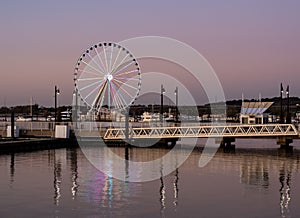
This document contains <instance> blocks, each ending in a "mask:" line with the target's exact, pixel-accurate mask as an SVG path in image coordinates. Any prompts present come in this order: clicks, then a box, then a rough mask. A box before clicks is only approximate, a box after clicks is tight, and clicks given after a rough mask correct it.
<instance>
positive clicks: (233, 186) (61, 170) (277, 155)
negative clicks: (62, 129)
mask: <svg viewBox="0 0 300 218" xmlns="http://www.w3.org/2000/svg"><path fill="white" fill-rule="evenodd" d="M112 150H113V151H114V152H116V153H118V154H119V155H120V156H122V154H123V155H124V157H126V156H127V157H128V158H129V159H130V158H132V159H135V160H142V159H143V157H144V158H145V159H147V158H149V156H151V157H152V158H157V157H158V156H160V155H163V154H164V153H166V152H167V151H166V150H165V149H129V151H126V150H125V148H112ZM201 151H202V149H196V150H195V151H194V152H192V154H191V156H190V157H189V158H188V160H187V161H186V162H185V163H184V164H183V165H182V166H181V167H180V168H178V169H176V170H175V171H174V172H172V173H171V174H170V175H168V176H161V177H160V179H158V180H156V181H152V182H146V183H130V182H124V181H120V180H117V179H114V178H111V177H109V176H107V175H106V174H104V173H102V172H100V171H98V170H97V169H95V168H94V167H93V166H92V165H91V164H90V163H89V162H88V160H86V158H85V157H84V155H83V153H82V152H81V150H80V149H79V148H78V149H75V148H74V149H56V150H49V151H39V152H31V153H16V154H10V155H1V156H0V171H1V180H0V188H1V189H0V196H2V197H1V198H0V205H1V208H0V217H7V216H20V217H32V216H33V215H36V216H43V217H53V216H57V217H65V216H80V217H83V216H88V217H90V216H92V217H95V216H97V217H141V216H143V217H297V215H299V214H300V209H299V207H297V204H298V202H300V187H299V185H298V184H300V170H299V167H300V166H299V164H300V150H298V149H296V150H294V152H293V153H292V154H290V153H286V152H284V151H279V150H277V149H247V148H244V149H236V151H235V152H229V153H224V152H222V151H219V152H218V153H217V154H216V155H215V157H214V158H213V160H212V161H211V162H210V163H209V164H208V165H207V166H205V167H203V168H199V167H198V160H199V156H200V154H201ZM174 161H175V162H176V160H174ZM108 166H109V163H108ZM163 168H164V166H163V165H162V164H161V166H160V170H161V175H162V174H163ZM130 170H134V169H130V165H128V164H127V165H125V169H124V171H125V172H126V175H129V171H130ZM16 208H17V209H16Z"/></svg>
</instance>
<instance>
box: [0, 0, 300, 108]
mask: <svg viewBox="0 0 300 218" xmlns="http://www.w3.org/2000/svg"><path fill="white" fill-rule="evenodd" d="M299 21H300V1H298V0H294V1H292V0H291V1H289V0H287V1H282V0H263V1H262V0H251V1H244V0H236V1H234V0H227V1H213V0H207V1H178V2H177V1H158V0H152V1H147V2H146V1H99V0H97V1H96V0H94V1H89V0H87V1H82V0H81V1H77V0H72V1H57V0H52V1H38V0H36V1H34V0H27V1H21V0H19V1H17V0H16V1H5V2H2V3H1V7H0V27H1V37H0V63H1V68H0V72H1V80H0V81H1V82H0V105H1V106H3V105H4V102H6V105H21V104H29V99H30V97H31V96H32V97H33V99H34V102H35V103H38V104H40V105H45V106H51V105H53V94H54V85H58V86H59V87H60V89H61V93H62V94H61V95H60V97H59V101H60V102H59V104H60V105H61V104H71V103H72V91H73V70H74V66H75V64H76V61H77V58H78V57H79V56H80V55H81V53H82V51H84V50H85V49H86V48H87V47H88V46H90V45H92V44H94V43H96V42H100V41H116V42H118V41H122V40H124V39H128V38H131V37H137V36H143V35H157V36H167V37H171V38H174V39H178V40H180V41H183V42H185V43H187V44H189V45H190V46H192V47H194V48H195V49H197V50H198V51H199V52H200V53H201V54H202V55H204V57H206V59H207V60H208V61H209V62H210V63H211V65H212V66H213V68H214V69H215V71H216V73H217V75H218V77H219V79H220V81H221V83H222V86H223V88H224V91H225V95H226V98H227V99H236V98H240V97H241V93H242V92H243V93H244V95H245V98H258V95H259V93H260V92H261V93H262V97H273V96H277V95H278V93H279V84H280V82H283V83H284V84H285V85H287V84H289V85H290V89H291V95H292V96H300V76H299V73H300V28H299V27H300V25H299ZM143 82H147V81H143ZM158 89H159V86H158ZM203 103H205V102H203Z"/></svg>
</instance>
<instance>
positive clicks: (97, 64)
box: [87, 53, 105, 74]
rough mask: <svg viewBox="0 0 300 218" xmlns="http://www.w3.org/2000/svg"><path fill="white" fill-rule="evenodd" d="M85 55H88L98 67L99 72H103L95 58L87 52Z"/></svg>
mask: <svg viewBox="0 0 300 218" xmlns="http://www.w3.org/2000/svg"><path fill="white" fill-rule="evenodd" d="M87 55H88V56H89V58H90V59H91V61H93V62H94V63H95V64H96V65H97V66H98V67H99V69H100V71H101V73H102V74H104V71H105V70H104V69H103V68H102V67H101V66H100V65H99V64H98V63H97V62H96V61H95V58H93V57H92V56H91V55H90V53H87Z"/></svg>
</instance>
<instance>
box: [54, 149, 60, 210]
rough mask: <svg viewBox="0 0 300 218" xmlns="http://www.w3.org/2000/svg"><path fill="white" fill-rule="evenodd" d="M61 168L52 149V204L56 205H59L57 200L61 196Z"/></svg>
mask: <svg viewBox="0 0 300 218" xmlns="http://www.w3.org/2000/svg"><path fill="white" fill-rule="evenodd" d="M61 170H62V169H61V161H60V160H59V159H57V157H56V152H55V151H54V180H53V185H54V204H55V205H57V206H58V205H59V200H60V197H61V190H60V185H61Z"/></svg>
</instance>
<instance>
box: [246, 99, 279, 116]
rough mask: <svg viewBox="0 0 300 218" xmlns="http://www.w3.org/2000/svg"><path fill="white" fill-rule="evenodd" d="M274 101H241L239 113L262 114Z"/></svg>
mask: <svg viewBox="0 0 300 218" xmlns="http://www.w3.org/2000/svg"><path fill="white" fill-rule="evenodd" d="M273 103H274V102H261V101H257V102H243V103H242V107H241V114H245V115H246V114H247V115H260V114H263V113H264V112H265V111H266V110H268V108H269V107H270V106H271V105H272V104H273Z"/></svg>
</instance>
